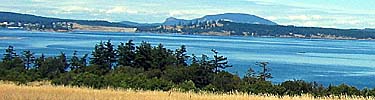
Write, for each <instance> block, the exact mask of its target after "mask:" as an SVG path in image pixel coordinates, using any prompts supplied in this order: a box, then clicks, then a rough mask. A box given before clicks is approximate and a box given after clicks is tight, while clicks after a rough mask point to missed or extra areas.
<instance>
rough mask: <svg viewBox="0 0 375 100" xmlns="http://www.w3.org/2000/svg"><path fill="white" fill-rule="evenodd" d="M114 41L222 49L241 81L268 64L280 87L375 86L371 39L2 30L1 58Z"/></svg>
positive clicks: (85, 48)
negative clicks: (297, 83) (10, 52)
mask: <svg viewBox="0 0 375 100" xmlns="http://www.w3.org/2000/svg"><path fill="white" fill-rule="evenodd" d="M108 39H110V40H111V41H113V42H114V43H115V44H119V43H120V42H127V41H128V40H130V39H132V40H134V42H135V43H136V44H139V43H140V42H142V41H146V42H149V43H151V44H153V45H157V44H159V43H162V44H163V45H164V46H166V47H167V48H169V49H173V50H174V49H176V48H178V47H179V46H181V45H186V46H187V50H188V53H189V54H195V55H201V54H208V55H209V56H212V53H211V49H216V50H217V51H219V53H220V54H221V55H224V56H226V57H228V59H229V62H230V64H232V65H233V66H234V67H232V68H229V69H227V70H228V71H230V72H232V73H235V74H237V75H240V76H243V75H244V74H245V72H246V70H247V69H248V68H249V67H252V68H254V69H256V68H258V67H257V66H256V65H255V63H256V62H260V61H267V62H270V64H269V67H270V68H271V69H272V70H271V73H272V75H273V76H274V78H272V79H271V80H272V81H273V82H275V83H279V82H283V81H286V80H298V79H302V80H307V81H317V82H319V83H323V84H324V85H326V86H327V85H329V84H335V85H337V84H341V83H345V84H349V85H354V86H356V87H358V88H364V87H370V88H374V87H375V81H373V80H375V41H366V40H325V39H296V38H256V37H239V36H224V37H223V36H199V35H180V34H152V33H116V32H83V31H82V32H68V33H55V32H31V31H21V30H0V49H1V50H0V53H1V54H3V53H4V51H5V50H4V49H5V48H7V47H8V46H9V45H12V46H15V49H16V50H17V51H18V52H20V51H23V50H31V51H33V52H35V53H36V55H40V54H41V53H44V54H45V55H47V56H54V55H57V54H59V53H60V52H65V53H66V54H67V55H71V54H72V52H73V51H74V50H77V51H78V52H79V54H81V55H83V54H85V53H91V52H92V50H93V48H94V45H95V44H96V43H98V42H100V41H107V40H108ZM0 57H2V55H0Z"/></svg>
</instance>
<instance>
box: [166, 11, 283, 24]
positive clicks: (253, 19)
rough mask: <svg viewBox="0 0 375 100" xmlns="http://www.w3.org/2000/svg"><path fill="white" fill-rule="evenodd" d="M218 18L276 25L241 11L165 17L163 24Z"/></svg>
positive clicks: (216, 19)
mask: <svg viewBox="0 0 375 100" xmlns="http://www.w3.org/2000/svg"><path fill="white" fill-rule="evenodd" d="M218 20H225V21H230V22H234V23H247V24H263V25H277V24H276V23H275V22H272V21H270V20H267V19H264V18H261V17H258V16H255V15H250V14H242V13H224V14H217V15H206V16H204V17H202V18H197V19H192V20H184V19H177V18H173V17H170V18H167V19H166V20H165V22H164V23H163V24H164V25H178V24H183V25H186V24H191V23H193V24H195V23H197V22H207V21H218Z"/></svg>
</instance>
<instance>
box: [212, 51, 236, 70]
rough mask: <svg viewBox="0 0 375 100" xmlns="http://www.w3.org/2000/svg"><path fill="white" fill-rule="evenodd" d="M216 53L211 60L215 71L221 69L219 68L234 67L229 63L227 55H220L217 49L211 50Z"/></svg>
mask: <svg viewBox="0 0 375 100" xmlns="http://www.w3.org/2000/svg"><path fill="white" fill-rule="evenodd" d="M211 51H212V52H213V53H214V59H213V60H212V61H211V65H212V66H213V68H215V72H218V71H219V68H221V69H225V68H228V67H232V65H228V60H227V57H224V56H219V55H218V53H219V52H217V51H216V50H215V49H212V50H211Z"/></svg>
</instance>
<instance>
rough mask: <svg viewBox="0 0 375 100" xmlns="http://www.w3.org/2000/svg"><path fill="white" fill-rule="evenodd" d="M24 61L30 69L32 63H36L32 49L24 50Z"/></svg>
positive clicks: (27, 68) (26, 67)
mask: <svg viewBox="0 0 375 100" xmlns="http://www.w3.org/2000/svg"><path fill="white" fill-rule="evenodd" d="M22 58H23V62H24V63H25V69H26V70H29V69H30V68H31V65H32V64H34V63H35V57H34V53H32V52H31V51H30V50H26V51H23V54H22Z"/></svg>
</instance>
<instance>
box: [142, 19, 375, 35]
mask: <svg viewBox="0 0 375 100" xmlns="http://www.w3.org/2000/svg"><path fill="white" fill-rule="evenodd" d="M138 31H140V32H156V33H183V34H201V35H237V36H260V37H262V36H266V37H296V38H327V39H375V31H371V30H369V29H367V30H363V29H335V28H319V27H296V26H283V25H262V24H249V23H235V22H231V21H218V22H212V23H200V24H192V25H180V26H175V25H171V26H163V27H144V28H142V27H138Z"/></svg>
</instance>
